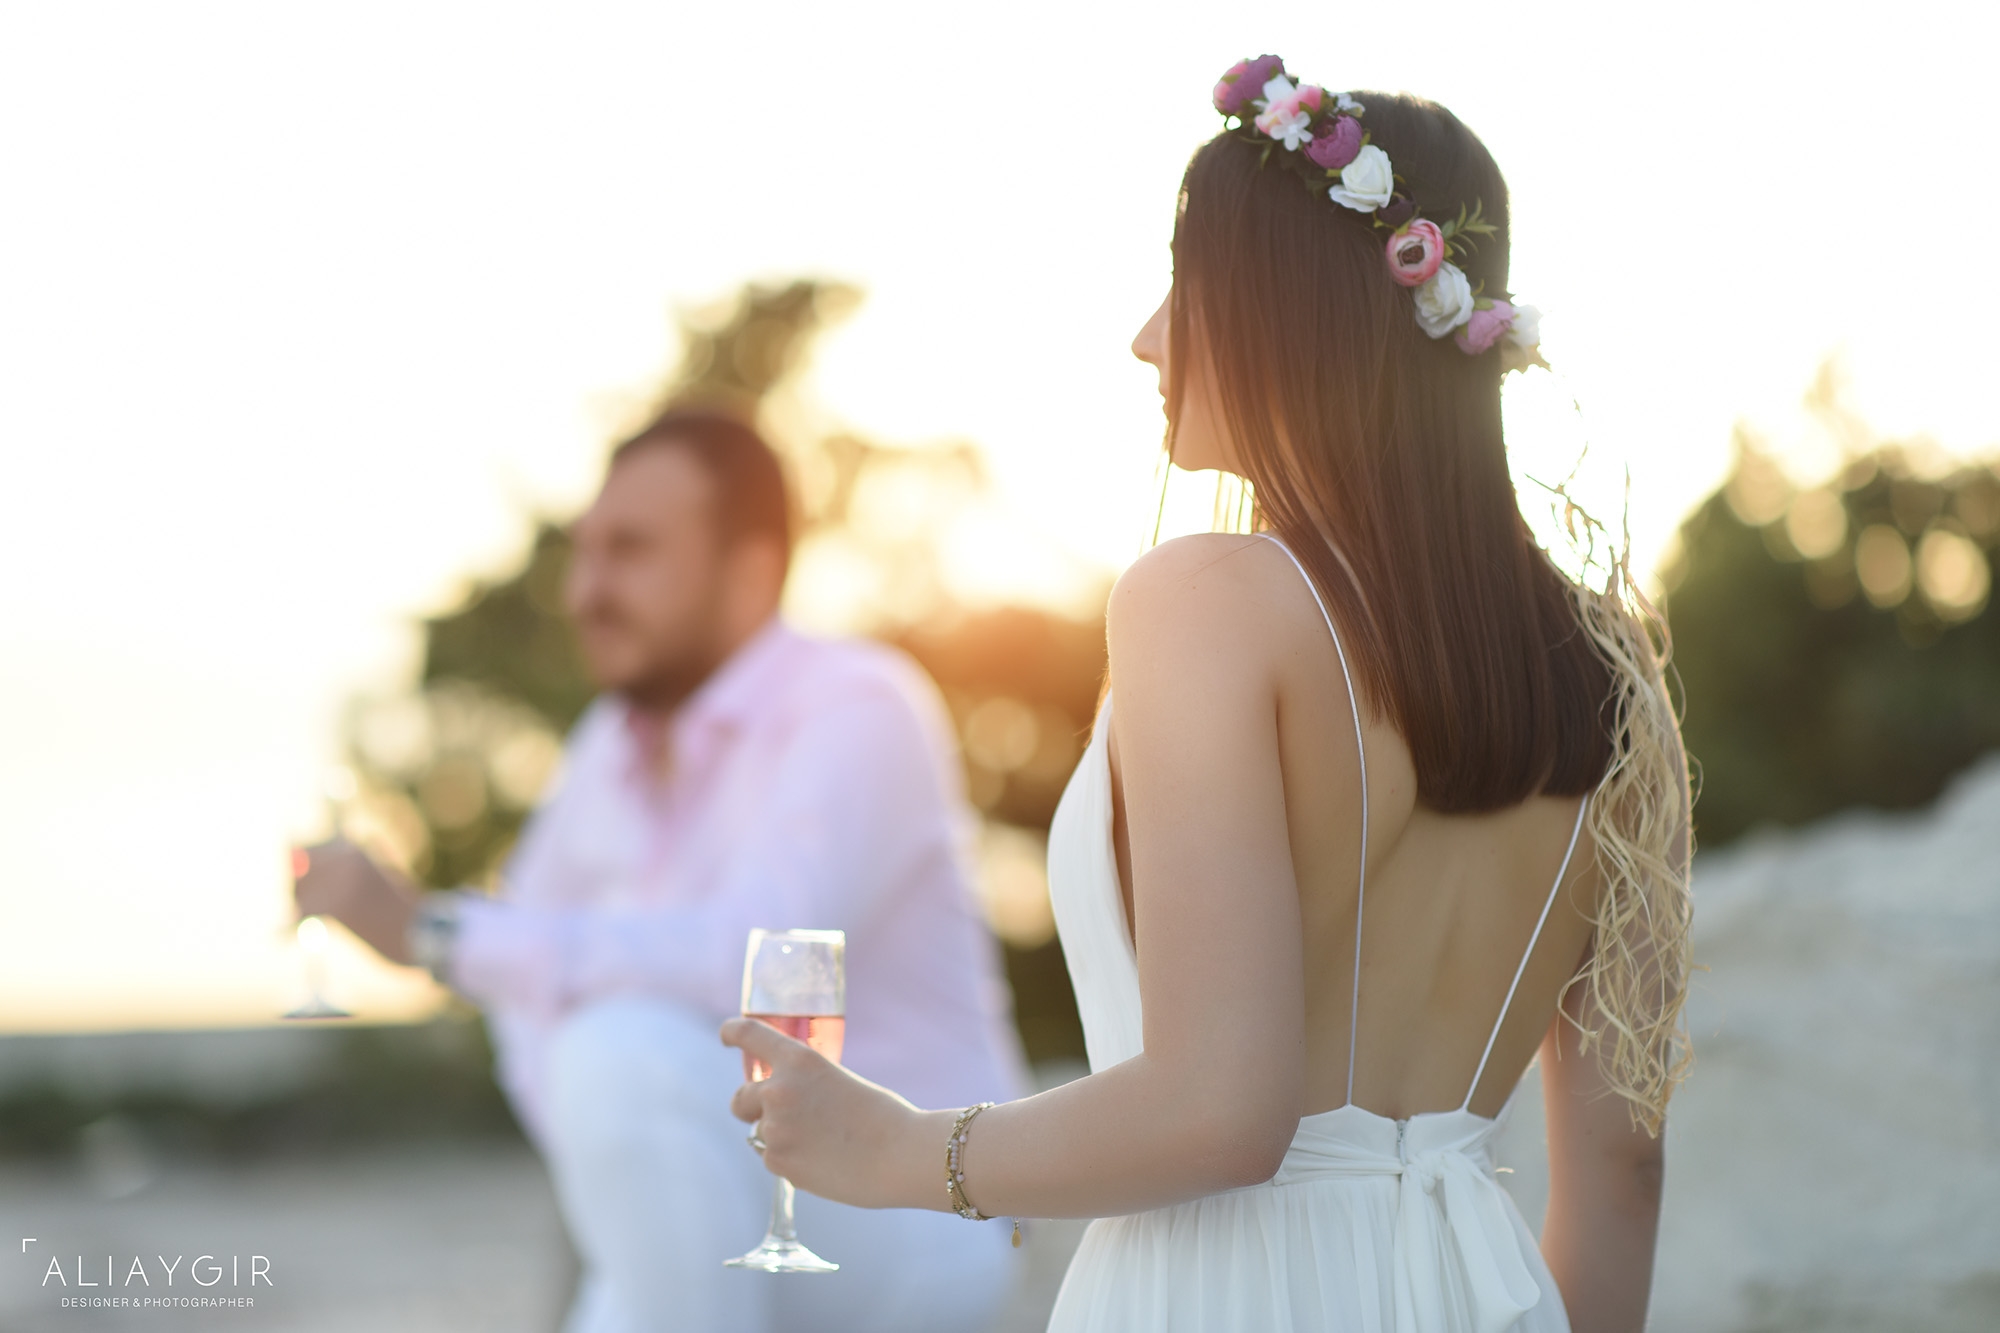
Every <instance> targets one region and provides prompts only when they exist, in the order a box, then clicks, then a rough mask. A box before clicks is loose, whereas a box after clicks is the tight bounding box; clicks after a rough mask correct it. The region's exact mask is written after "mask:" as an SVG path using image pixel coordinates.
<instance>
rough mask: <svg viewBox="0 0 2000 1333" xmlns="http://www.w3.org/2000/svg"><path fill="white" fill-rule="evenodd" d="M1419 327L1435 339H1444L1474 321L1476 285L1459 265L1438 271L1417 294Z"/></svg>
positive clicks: (1442, 267) (1440, 266) (1443, 265)
mask: <svg viewBox="0 0 2000 1333" xmlns="http://www.w3.org/2000/svg"><path fill="white" fill-rule="evenodd" d="M1416 298H1417V324H1418V325H1419V327H1421V328H1422V329H1423V331H1424V332H1425V333H1427V334H1429V335H1430V336H1431V337H1433V338H1442V337H1444V336H1445V335H1446V334H1448V333H1450V332H1451V331H1452V330H1453V329H1455V328H1457V327H1458V326H1459V325H1461V324H1463V323H1465V322H1466V321H1467V320H1470V319H1471V318H1472V284H1471V283H1469V282H1467V281H1466V280H1465V274H1464V273H1463V272H1461V271H1460V270H1459V267H1458V265H1456V264H1440V265H1438V271H1437V272H1435V273H1433V274H1431V276H1430V278H1429V280H1428V281H1426V282H1425V283H1424V284H1423V285H1422V286H1421V287H1419V288H1417V290H1416Z"/></svg>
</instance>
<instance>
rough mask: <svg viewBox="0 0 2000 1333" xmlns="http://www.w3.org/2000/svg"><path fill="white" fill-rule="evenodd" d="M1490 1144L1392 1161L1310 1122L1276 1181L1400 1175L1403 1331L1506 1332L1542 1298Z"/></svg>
mask: <svg viewBox="0 0 2000 1333" xmlns="http://www.w3.org/2000/svg"><path fill="white" fill-rule="evenodd" d="M1483 1140H1484V1136H1475V1137H1472V1138H1471V1139H1469V1140H1468V1141H1465V1142H1461V1143H1455V1144H1449V1145H1445V1146H1439V1147H1431V1148H1426V1149H1423V1150H1421V1151H1415V1152H1403V1153H1400V1154H1389V1153H1384V1152H1381V1151H1377V1150H1375V1149H1371V1148H1368V1147H1366V1146H1363V1145H1362V1144H1358V1143H1355V1142H1353V1141H1351V1140H1350V1139H1347V1138H1345V1137H1341V1136H1336V1135H1333V1134H1321V1133H1314V1132H1312V1131H1311V1129H1310V1127H1309V1126H1306V1125H1302V1126H1301V1128H1300V1133H1299V1136H1298V1137H1297V1138H1296V1139H1294V1140H1293V1142H1292V1146H1291V1150H1290V1151H1289V1152H1287V1153H1286V1154H1285V1161H1284V1165H1283V1166H1282V1167H1280V1168H1279V1170H1278V1174H1277V1175H1276V1176H1275V1177H1274V1178H1273V1180H1272V1183H1273V1184H1278V1185H1289V1184H1294V1183H1299V1182H1303V1181H1311V1180H1350V1179H1361V1178H1364V1177H1369V1176H1378V1177H1379V1176H1395V1177H1398V1178H1399V1182H1400V1184H1399V1198H1398V1217H1397V1219H1396V1239H1395V1246H1394V1250H1393V1262H1394V1265H1395V1283H1396V1329H1397V1333H1503V1330H1505V1329H1508V1328H1511V1327H1513V1325H1514V1323H1515V1321H1516V1320H1518V1319H1519V1318H1520V1317H1521V1316H1522V1315H1523V1314H1525V1313H1526V1312H1527V1311H1528V1310H1530V1309H1532V1308H1533V1307H1534V1305H1535V1304H1536V1302H1538V1301H1539V1300H1540V1299H1541V1295H1542V1291H1541V1287H1540V1285H1539V1284H1537V1283H1536V1281H1535V1278H1534V1275H1533V1274H1532V1273H1530V1272H1529V1271H1528V1265H1527V1263H1526V1261H1525V1260H1524V1259H1523V1258H1522V1257H1521V1242H1520V1237H1519V1235H1518V1233H1516V1231H1515V1230H1514V1222H1513V1217H1512V1215H1511V1214H1510V1213H1509V1211H1508V1208H1507V1200H1506V1196H1505V1195H1504V1194H1502V1193H1501V1190H1500V1186H1499V1184H1498V1183H1497V1182H1495V1181H1494V1179H1493V1176H1492V1174H1491V1171H1490V1161H1489V1159H1488V1158H1487V1156H1486V1150H1485V1143H1484V1141H1483Z"/></svg>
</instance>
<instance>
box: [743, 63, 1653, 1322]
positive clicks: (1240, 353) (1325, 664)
mask: <svg viewBox="0 0 2000 1333" xmlns="http://www.w3.org/2000/svg"><path fill="white" fill-rule="evenodd" d="M1215 104H1216V109H1217V110H1218V111H1219V112H1221V113H1222V115H1223V117H1224V121H1223V126H1224V128H1223V130H1222V132H1221V133H1219V134H1217V135H1216V137H1215V138H1214V139H1212V140H1211V141H1209V142H1208V143H1207V144H1206V145H1204V146H1203V147H1202V148H1201V149H1200V150H1199V151H1198V152H1197V153H1196V154H1195V156H1194V158H1193V160H1192V162H1191V163H1190V165H1189V167H1188V170H1187V174H1186V178H1185V180H1184V183H1183V186H1182V191H1181V196H1180V213H1179V217H1178V220H1177V222H1176V225H1175V230H1174V242H1173V256H1174V281H1173V287H1172V290H1171V292H1170V294H1169V295H1168V297H1167V299H1166V301H1165V302H1164V303H1163V304H1162V305H1161V307H1160V309H1159V310H1158V311H1157V312H1156V313H1155V314H1154V315H1153V316H1152V318H1151V319H1150V320H1148V321H1147V323H1146V325H1145V327H1144V328H1143V329H1142V330H1141V331H1140V333H1139V336H1138V338H1137V340H1136V341H1135V343H1134V345H1133V350H1134V351H1135V352H1136V354H1137V355H1138V356H1139V357H1140V358H1141V359H1142V360H1145V361H1147V362H1150V363H1152V364H1153V365H1155V366H1156V367H1158V369H1159V371H1160V379H1161V390H1162V393H1163V395H1164V397H1165V400H1166V412H1167V420H1168V423H1169V426H1168V445H1169V448H1170V450H1171V451H1172V456H1173V458H1174V460H1175V461H1176V462H1177V463H1179V464H1180V465H1181V466H1183V467H1187V468H1213V469H1217V470H1220V471H1224V472H1229V473H1234V474H1236V475H1238V476H1241V477H1243V478H1245V479H1246V480H1247V481H1248V482H1249V483H1250V486H1251V488H1252V493H1253V495H1254V503H1255V511H1254V512H1255V524H1254V526H1255V527H1256V528H1257V533H1256V535H1254V536H1247V537H1246V536H1238V535H1228V534H1209V535H1202V536H1194V537H1184V538H1181V539H1179V540H1176V541H1171V542H1167V543H1165V544H1163V545H1161V546H1159V547H1157V548H1156V549H1154V550H1153V551H1151V552H1149V553H1148V554H1147V555H1146V556H1144V557H1143V558H1142V559H1140V560H1139V561H1138V562H1136V563H1135V564H1134V565H1133V566H1132V567H1131V568H1130V569H1129V570H1128V571H1126V573H1125V575H1124V576H1123V577H1122V578H1121V579H1120V580H1119V581H1118V585H1117V587H1116V589H1115V590H1114V591H1113V593H1112V595H1111V601H1110V607H1109V611H1108V613H1107V626H1108V628H1107V634H1108V638H1109V645H1110V662H1111V666H1110V687H1111V688H1110V690H1109V692H1108V693H1107V694H1106V696H1105V701H1104V704H1103V706H1102V709H1101V710H1100V713H1099V716H1098V719H1097V724H1096V727H1095V728H1094V731H1093V735H1092V737H1091V741H1090V745H1089V747H1088V749H1087V750H1086V752H1085V754H1084V756H1083V759H1082V762H1081V763H1080V765H1079V766H1078V769H1077V772H1076V774H1075V776H1074V777H1073V778H1072V779H1071V781H1070V786H1069V790H1068V792H1067V793H1066V794H1065V796H1064V798H1063V803H1062V806H1061V808H1060V810H1059V811H1058V813H1057V816H1056V821H1055V825H1054V827H1053V828H1052V829H1051V832H1050V842H1049V880H1050V892H1051V895H1052V896H1053V898H1054V902H1055V910H1056V919H1057V922H1058V924H1059V926H1060V928H1061V932H1062V942H1063V948H1064V951H1065V953H1066V955H1067V957H1068V960H1069V965H1070V971H1071V974H1072V976H1073V978H1074V981H1075V985H1076V991H1077V999H1078V1003H1079V1008H1080V1010H1081V1012H1082V1015H1083V1022H1084V1029H1085V1034H1086V1037H1087V1041H1088V1046H1089V1054H1090V1064H1091V1071H1092V1072H1091V1074H1090V1076H1089V1077H1087V1078H1083V1079H1080V1080H1078V1081H1076V1082H1074V1083H1070V1084H1068V1085H1066V1086H1063V1087H1060V1088H1057V1089H1055V1090H1053V1091H1050V1092H1045V1093H1043V1094H1041V1095H1040V1096H1037V1097H1031V1098H1028V1099H1026V1100H1023V1101H1018V1102H1010V1103H1008V1104H1006V1105H1003V1106H994V1107H990V1108H987V1107H969V1108H951V1109H944V1110H922V1109H919V1108H917V1107H914V1106H912V1105H910V1104H909V1103H908V1102H906V1101H904V1100H902V1099H901V1098H899V1097H897V1096H896V1095H895V1094H894V1093H892V1092H890V1091H888V1090H885V1089H882V1088H879V1087H876V1086H874V1085H873V1084H870V1083H868V1082H866V1081H864V1080H862V1079H859V1078H856V1077H855V1076H853V1075H851V1074H849V1073H847V1072H845V1071H843V1070H841V1069H840V1068H839V1067H837V1066H835V1065H833V1064H830V1063H828V1062H827V1061H825V1060H824V1059H822V1058H820V1057H819V1056H818V1055H817V1054H815V1053H814V1052H813V1051H811V1050H810V1049H809V1048H807V1047H806V1046H804V1045H802V1044H800V1043H798V1042H795V1041H791V1040H790V1039H788V1038H786V1037H783V1036H781V1035H779V1034H778V1033H776V1032H774V1031H772V1030H771V1029H769V1028H766V1027H764V1026H762V1025H760V1024H756V1023H753V1022H750V1021H748V1020H742V1019H737V1020H732V1021H731V1022H730V1023H728V1024H727V1025H726V1026H725V1027H724V1029H723V1037H724V1040H725V1041H726V1042H728V1043H729V1044H731V1045H735V1046H740V1047H742V1048H744V1049H746V1050H748V1051H751V1052H753V1053H754V1054H756V1055H757V1056H758V1057H759V1058H761V1059H762V1060H764V1061H766V1062H767V1063H768V1064H769V1065H770V1066H771V1067H772V1069H773V1070H774V1071H775V1072H774V1073H773V1075H772V1077H771V1078H770V1079H769V1080H768V1081H766V1082H763V1083H755V1084H745V1085H744V1086H743V1087H742V1088H741V1089H740V1090H739V1091H738V1092H737V1094H736V1097H735V1100H734V1102H733V1104H732V1109H733V1110H734V1111H735V1113H736V1114H737V1115H738V1116H739V1117H740V1118H742V1119H744V1120H746V1121H754V1122H756V1125H757V1129H756V1132H755V1133H754V1134H753V1136H752V1142H753V1145H755V1146H759V1147H760V1149H761V1150H762V1151H763V1152H764V1155H765V1156H764V1160H765V1162H766V1164H767V1165H768V1167H769V1168H770V1169H771V1170H772V1171H773V1172H776V1173H779V1174H781V1175H784V1176H786V1177H789V1178H790V1179H791V1180H792V1181H794V1182H795V1183H796V1184H797V1185H798V1186H799V1187H800V1188H802V1189H805V1190H809V1191H811V1192H812V1193H814V1194H818V1195H822V1196H825V1197H827V1198H831V1199H837V1200H840V1201H843V1202H846V1203H851V1204H860V1205H863V1206H870V1207H913V1208H939V1209H942V1208H951V1209H954V1210H956V1211H958V1212H959V1213H960V1214H961V1215H962V1216H966V1217H968V1218H972V1219H975V1220H981V1219H984V1218H986V1217H989V1216H997V1215H1009V1216H1028V1217H1093V1218H1097V1219H1100V1220H1098V1221H1096V1222H1095V1223H1093V1224H1092V1225H1091V1227H1090V1228H1089V1230H1088V1231H1087V1232H1086V1233H1085V1236H1084V1239H1083V1243H1082V1246H1081V1248H1080V1249H1079V1250H1078V1252H1077V1255H1076V1258H1075V1261H1074V1262H1073V1264H1072V1265H1071V1268H1070V1271H1069V1275H1068V1277H1067V1279H1066V1280H1065V1282H1064V1284H1063V1289H1062V1293H1061V1295H1060V1297H1059V1298H1058V1300H1057V1303H1056V1308H1055V1313H1054V1317H1053V1320H1052V1323H1051V1325H1050V1327H1051V1328H1052V1329H1059V1330H1071V1329H1076V1330H1083V1329H1089V1330H1126V1329H1130V1330H1142V1329H1143V1330H1168V1329H1174V1330H1181V1329H1185V1330H1217V1329H1234V1330H1243V1331H1244V1333H1251V1331H1252V1330H1256V1331H1257V1333H1266V1331H1269V1330H1300V1331H1303V1330H1404V1331H1406V1333H1408V1331H1421V1333H1430V1331H1432V1330H1466V1331H1467V1333H1472V1331H1474V1330H1477V1331H1478V1333H1497V1330H1501V1329H1522V1330H1537V1331H1553V1330H1561V1329H1566V1328H1575V1329H1579V1330H1586V1329H1587V1330H1597V1329H1607V1330H1608V1329H1620V1330H1622V1329H1633V1330H1636V1329H1639V1328H1641V1327H1642V1326H1643V1324H1644V1319H1645V1310H1646V1302H1647V1293H1648V1288H1649V1285H1650V1281H1651V1271H1652V1256H1653V1247H1654V1231H1655V1227H1656V1222H1657V1217H1658V1212H1659V1201H1660V1184H1661V1166H1662V1157H1661V1148H1660V1141H1659V1134H1660V1132H1661V1130H1662V1128H1663V1123H1664V1117H1665V1114H1666V1107H1667V1099H1668V1097H1669V1095H1670V1094H1671V1093H1672V1091H1673V1089H1674V1086H1675V1085H1676V1083H1677V1082H1678V1080H1679V1079H1680V1077H1681V1075H1682V1073H1683V1071H1684V1067H1685V1064H1686V1046H1685V1042H1684V1040H1683V1039H1682V1035H1681V1029H1680V1011H1681V1006H1682V999H1683V995H1684V990H1685V983H1686V979H1687V971H1688V961H1687V939H1688V915H1689V899H1688V887H1687V856H1688V787H1687V768H1686V761H1685V759H1684V757H1683V755H1682V752H1681V748H1680V742H1679V738H1678V735H1677V730H1676V726H1675V721H1674V714H1673V711H1672V709H1671V707H1670V705H1669V703H1668V700H1667V697H1666V694H1665V690H1664V687H1663V685H1662V682H1661V677H1660V665H1659V660H1658V658H1657V657H1656V654H1655V651H1654V636H1655V634H1656V632H1657V626H1656V623H1655V622H1654V620H1653V617H1652V615H1651V611H1650V608H1648V607H1647V606H1646V603H1645V601H1644V598H1643V597H1642V596H1641V595H1640V594H1639V592H1638V589H1637V588H1636V586H1635V585H1634V584H1633V582H1632V579H1631V576H1630V574H1629V572H1628V571H1627V570H1626V569H1625V566H1624V564H1623V561H1622V559H1613V561H1612V566H1611V567H1612V578H1611V579H1610V581H1609V582H1608V583H1607V585H1606V587H1605V589H1604V590H1603V591H1597V590H1595V589H1593V588H1590V587H1587V586H1580V585H1578V584H1577V583H1574V582H1572V581H1570V580H1569V579H1567V578H1566V577H1565V576H1564V575H1563V574H1562V573H1561V572H1559V571H1558V570H1557V568H1556V567H1555V566H1554V565H1553V564H1552V563H1551V562H1550V561H1549V559H1548V558H1547V556H1546V555H1545V554H1544V553H1543V552H1542V551H1541V550H1540V549H1539V548H1538V547H1537V546H1536V545H1535V544H1534V541H1533V539H1532V538H1531V536H1530V534H1529V531H1528V528H1527V527H1526V525H1525V524H1524V523H1523V521H1522V519H1521V516H1520V513H1519V510H1518V508H1517V506H1516V502H1515V497H1514V492H1513V488H1512V485H1511V483H1510V480H1509V474H1508V468H1507V460H1506V454H1505V446H1504V443H1503V441H1502V438H1501V412H1500V380H1501V376H1502V374H1503V373H1504V371H1505V370H1506V369H1508V368H1511V367H1513V366H1516V365H1522V364H1526V363H1529V362H1530V361H1538V360H1539V355H1538V353H1537V352H1536V350H1535V336H1534V329H1533V325H1534V322H1535V317H1534V314H1533V312H1532V310H1530V309H1529V308H1527V307H1523V306H1517V305H1515V304H1513V303H1512V301H1511V299H1510V298H1509V297H1508V296H1507V294H1506V293H1507V257H1508V240H1509V238H1508V226H1507V222H1508V209H1507V190H1506V185H1505V183H1504V181H1503V180H1502V178H1501V176H1500V172H1499V168H1498V167H1497V166H1496V165H1495V163H1494V161H1493V159H1492V157H1491V156H1490V155H1489V154H1488V153H1487V151H1486V149H1485V147H1484V145H1482V144H1481V143H1480V141H1479V140H1478V139H1477V138H1476V137H1474V135H1473V134H1472V133H1471V131H1469V130H1467V129H1466V128H1465V126H1463V125H1462V124H1460V122H1459V121H1458V119H1457V118H1456V117H1454V116H1453V115H1452V114H1451V113H1450V112H1449V111H1447V110H1445V109H1444V108H1443V107H1440V106H1437V105H1435V104H1432V103H1428V102H1423V101H1420V100H1417V99H1414V98H1410V97H1406V96H1392V95H1386V94H1381V93H1359V94H1355V95H1353V96H1350V95H1348V94H1344V93H1343V94H1333V93H1329V92H1327V91H1325V90H1323V89H1320V88H1317V87H1313V86H1310V85H1301V84H1295V83H1294V82H1293V81H1292V79H1291V77H1290V76H1289V75H1288V74H1287V73H1286V72H1285V70H1284V67H1283V64H1282V62H1280V61H1279V60H1278V59H1277V58H1276V57H1274V56H1265V57H1262V58H1260V59H1258V60H1252V61H1244V62H1241V63H1239V64H1238V65H1236V66H1234V67H1233V68H1232V69H1231V70H1230V71H1229V72H1228V73H1227V74H1226V75H1225V76H1224V78H1223V81H1222V83H1221V84H1219V85H1218V86H1217V88H1216V90H1215ZM1302 187H1303V188H1302ZM1538 1054H1539V1057H1540V1062H1541V1077H1542V1081H1543V1089H1544V1097H1545V1104H1546V1107H1547V1121H1548V1146H1549V1190H1550V1194H1549V1207H1548V1219H1547V1223H1546V1225H1545V1226H1544V1228H1543V1231H1542V1235H1541V1238H1540V1243H1539V1245H1537V1243H1536V1241H1535V1238H1534V1237H1533V1236H1532V1235H1531V1234H1530V1233H1529V1232H1528V1230H1527V1227H1526V1225H1525V1224H1524V1222H1523V1221H1522V1219H1521V1217H1520V1215H1519V1213H1518V1212H1517V1211H1516V1210H1515V1209H1514V1207H1513V1205H1512V1203H1511V1202H1510V1201H1509V1200H1508V1199H1507V1197H1506V1196H1505V1195H1504V1194H1503V1193H1502V1192H1501V1191H1500V1189H1499V1188H1498V1187H1497V1185H1496V1184H1495V1182H1494V1177H1493V1165H1492V1162H1491V1159H1490V1157H1489V1155H1488V1149H1489V1145H1490V1143H1491V1141H1492V1138H1493V1135H1494V1133H1495V1131H1496V1129H1497V1127H1498V1124H1499V1122H1500V1121H1501V1119H1502V1118H1503V1117H1504V1115H1505V1113H1506V1109H1507V1106H1508V1103H1509V1101H1510V1095H1511V1092H1512V1089H1513V1088H1514V1086H1515V1084H1516V1083H1517V1082H1518V1081H1519V1079H1520V1076H1521V1074H1522V1072H1523V1071H1524V1069H1525V1068H1526V1067H1527V1066H1528V1064H1529V1063H1530V1061H1531V1060H1533V1059H1535V1058H1536V1056H1537V1055H1538ZM948 1164H949V1165H948ZM938 1321H939V1326H940V1327H949V1326H951V1324H952V1323H953V1312H952V1311H950V1310H940V1311H939V1312H938Z"/></svg>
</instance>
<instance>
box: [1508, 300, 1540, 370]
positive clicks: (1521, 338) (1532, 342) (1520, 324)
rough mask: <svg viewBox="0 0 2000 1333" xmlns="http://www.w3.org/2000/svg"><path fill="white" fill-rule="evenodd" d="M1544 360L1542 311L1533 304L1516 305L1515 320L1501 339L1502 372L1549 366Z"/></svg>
mask: <svg viewBox="0 0 2000 1333" xmlns="http://www.w3.org/2000/svg"><path fill="white" fill-rule="evenodd" d="M1548 364H1549V363H1548V362H1546V361H1544V360H1542V312H1541V311H1539V310H1537V309H1535V307H1533V306H1531V305H1517V306H1515V307H1514V322H1513V323H1512V324H1510V325H1508V326H1507V334H1506V336H1505V337H1503V338H1502V339H1501V340H1500V373H1501V374H1502V375H1504V374H1506V373H1507V372H1508V371H1510V370H1526V369H1527V368H1528V367H1529V366H1544V367H1545V366H1547V365H1548Z"/></svg>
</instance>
